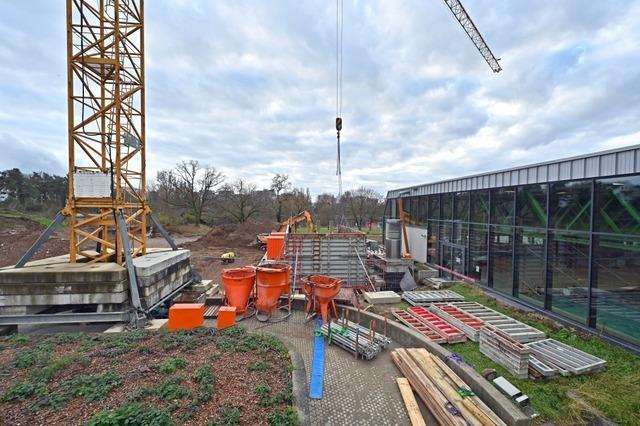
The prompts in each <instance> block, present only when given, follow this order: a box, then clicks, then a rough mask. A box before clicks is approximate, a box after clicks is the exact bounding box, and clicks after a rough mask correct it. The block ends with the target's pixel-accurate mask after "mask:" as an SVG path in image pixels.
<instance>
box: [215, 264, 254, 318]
mask: <svg viewBox="0 0 640 426" xmlns="http://www.w3.org/2000/svg"><path fill="white" fill-rule="evenodd" d="M255 282H256V271H255V269H254V268H229V269H223V270H222V287H223V288H224V294H225V297H226V298H227V305H229V306H235V308H236V312H238V313H240V314H242V313H244V312H245V311H246V310H247V306H248V305H249V297H250V296H251V292H252V291H253V287H254V285H255Z"/></svg>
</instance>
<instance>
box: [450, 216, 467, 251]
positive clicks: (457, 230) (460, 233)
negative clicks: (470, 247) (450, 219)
mask: <svg viewBox="0 0 640 426" xmlns="http://www.w3.org/2000/svg"><path fill="white" fill-rule="evenodd" d="M468 236H469V224H468V223H460V222H454V223H453V242H454V243H456V244H460V245H463V246H465V247H466V246H467V239H468Z"/></svg>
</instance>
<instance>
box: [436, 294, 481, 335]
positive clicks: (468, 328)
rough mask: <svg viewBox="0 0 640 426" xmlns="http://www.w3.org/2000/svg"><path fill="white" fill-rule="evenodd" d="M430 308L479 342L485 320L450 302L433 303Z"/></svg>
mask: <svg viewBox="0 0 640 426" xmlns="http://www.w3.org/2000/svg"><path fill="white" fill-rule="evenodd" d="M429 310H430V311H431V312H433V313H434V314H436V315H437V316H439V317H440V318H442V319H443V320H445V321H447V322H448V323H449V324H451V325H453V326H455V327H457V328H458V329H460V330H461V331H462V332H463V333H464V334H465V335H466V336H467V337H468V338H469V339H470V340H472V341H474V342H477V341H478V338H479V336H480V329H481V328H482V327H483V326H484V321H482V320H480V319H478V318H476V317H474V316H473V315H471V314H468V313H466V312H464V311H461V310H460V309H458V308H456V307H455V306H453V305H451V304H449V303H432V304H431V306H429Z"/></svg>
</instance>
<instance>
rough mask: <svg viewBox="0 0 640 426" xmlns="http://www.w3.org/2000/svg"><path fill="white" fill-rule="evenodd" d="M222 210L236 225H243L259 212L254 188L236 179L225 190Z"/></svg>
mask: <svg viewBox="0 0 640 426" xmlns="http://www.w3.org/2000/svg"><path fill="white" fill-rule="evenodd" d="M224 193H225V197H224V203H223V206H222V208H223V209H224V211H225V212H227V214H229V216H231V219H232V220H233V221H234V222H237V223H245V222H246V221H248V220H249V219H250V218H251V217H253V216H255V215H257V214H258V213H259V212H260V209H259V207H258V203H257V197H256V186H255V185H254V184H250V183H248V182H247V181H245V180H244V179H238V180H237V181H236V182H235V183H234V184H233V185H227V187H226V188H225V191H224Z"/></svg>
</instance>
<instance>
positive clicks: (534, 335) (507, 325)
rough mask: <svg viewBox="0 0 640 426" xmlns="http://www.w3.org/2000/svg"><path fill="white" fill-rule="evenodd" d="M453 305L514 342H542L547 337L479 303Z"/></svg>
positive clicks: (453, 303) (454, 303)
mask: <svg viewBox="0 0 640 426" xmlns="http://www.w3.org/2000/svg"><path fill="white" fill-rule="evenodd" d="M450 304H451V305H453V306H455V307H456V308H458V309H459V310H461V311H463V312H466V313H467V314H469V315H472V316H474V317H476V318H477V319H479V320H481V321H484V322H485V324H488V325H491V326H493V327H495V328H497V329H499V330H501V331H503V332H504V333H506V334H508V335H509V336H510V337H511V338H513V339H514V340H517V341H518V342H520V343H528V342H535V341H536V340H542V339H544V338H545V337H546V336H545V334H544V333H543V332H542V331H540V330H538V329H537V328H533V327H531V326H530V325H527V324H525V323H523V322H520V321H518V320H515V319H513V318H511V317H509V316H507V315H504V314H502V313H500V312H498V311H494V310H493V309H489V308H487V307H486V306H484V305H481V304H480V303H477V302H451V303H450Z"/></svg>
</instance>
